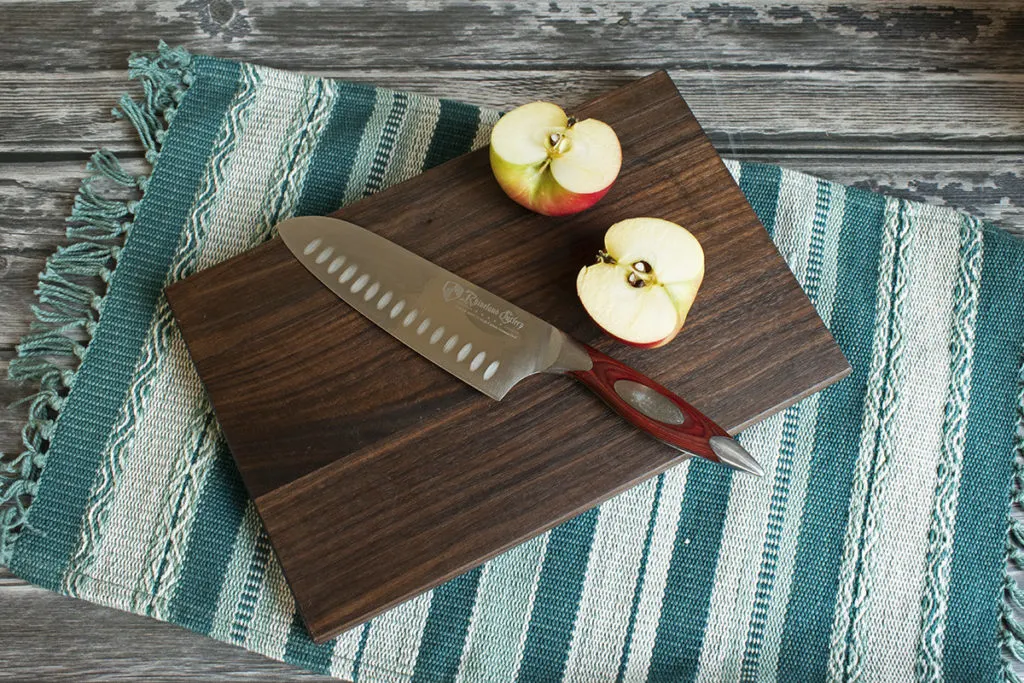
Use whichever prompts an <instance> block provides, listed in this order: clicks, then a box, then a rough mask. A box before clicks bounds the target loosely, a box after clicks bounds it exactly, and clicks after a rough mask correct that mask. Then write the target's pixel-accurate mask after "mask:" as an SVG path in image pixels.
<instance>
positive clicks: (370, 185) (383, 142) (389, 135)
mask: <svg viewBox="0 0 1024 683" xmlns="http://www.w3.org/2000/svg"><path fill="white" fill-rule="evenodd" d="M408 108H409V96H408V95H406V94H405V93H402V92H398V93H395V94H394V97H393V98H392V100H391V110H390V111H389V112H388V117H387V119H386V120H385V121H384V130H383V131H382V132H381V135H380V140H379V142H378V145H377V153H376V154H375V155H374V157H373V163H372V164H370V171H369V173H368V174H367V176H366V188H365V189H364V190H363V194H364V195H366V196H367V197H368V196H370V195H371V194H374V193H375V192H377V191H378V190H380V189H382V188H383V186H384V173H385V172H386V171H387V168H388V165H389V164H390V163H391V154H392V152H393V151H394V149H395V142H396V140H397V139H398V131H399V130H400V129H401V127H402V123H403V122H404V121H405V113H406V111H407V110H408Z"/></svg>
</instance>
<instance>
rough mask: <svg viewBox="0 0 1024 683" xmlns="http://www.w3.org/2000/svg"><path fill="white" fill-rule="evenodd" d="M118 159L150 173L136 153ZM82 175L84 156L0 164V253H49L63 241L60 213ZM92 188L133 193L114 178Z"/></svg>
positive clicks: (122, 195)
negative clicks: (114, 181) (114, 180)
mask: <svg viewBox="0 0 1024 683" xmlns="http://www.w3.org/2000/svg"><path fill="white" fill-rule="evenodd" d="M136 149H141V147H138V148H136ZM135 154H137V152H135ZM121 164H122V167H123V168H124V169H125V170H126V171H127V172H129V173H131V174H133V175H145V174H148V173H149V172H150V166H149V164H148V163H147V162H146V161H144V160H143V159H141V158H139V157H136V156H128V155H125V156H124V158H122V159H121ZM86 174H87V171H86V168H85V161H84V159H83V160H81V161H77V160H72V161H50V162H41V161H40V162H23V163H15V164H10V163H8V164H0V254H4V253H9V252H11V251H26V250H27V251H33V252H36V251H43V252H45V253H46V254H49V253H50V252H52V251H53V250H54V248H55V247H56V246H57V245H58V244H63V243H64V241H65V238H64V231H65V223H64V218H65V217H66V216H67V215H68V214H70V212H71V207H72V205H73V203H74V199H75V193H76V192H78V186H79V184H80V183H81V181H82V178H84V177H85V176H86ZM95 187H96V189H98V190H100V191H101V192H102V194H103V196H104V197H109V198H111V199H130V198H132V197H135V196H137V194H138V193H137V192H136V191H135V190H129V189H127V188H123V187H120V186H118V185H116V184H114V183H106V182H104V183H102V184H99V185H96V186H95Z"/></svg>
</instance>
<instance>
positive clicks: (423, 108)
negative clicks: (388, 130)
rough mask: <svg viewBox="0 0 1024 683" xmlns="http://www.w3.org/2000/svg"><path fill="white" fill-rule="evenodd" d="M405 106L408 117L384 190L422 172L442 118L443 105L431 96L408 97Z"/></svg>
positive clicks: (397, 137) (398, 135)
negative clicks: (438, 122) (438, 123)
mask: <svg viewBox="0 0 1024 683" xmlns="http://www.w3.org/2000/svg"><path fill="white" fill-rule="evenodd" d="M406 106H407V108H406V110H405V117H404V118H403V119H402V124H401V126H400V128H399V129H398V134H397V135H396V136H395V148H394V152H393V153H392V154H391V162H390V163H389V164H388V165H387V168H386V169H385V171H384V184H383V186H382V189H383V188H385V187H390V186H391V185H394V184H396V183H400V182H402V181H403V180H408V179H409V178H411V177H413V176H414V175H416V174H417V173H419V172H420V171H422V170H423V162H424V160H425V159H426V158H427V152H428V151H429V150H430V142H431V140H432V139H433V133H434V129H435V128H436V127H437V120H438V118H439V117H440V116H441V103H440V102H439V101H438V100H436V99H434V98H432V97H422V96H420V95H409V97H408V99H407V102H406Z"/></svg>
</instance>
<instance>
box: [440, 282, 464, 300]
mask: <svg viewBox="0 0 1024 683" xmlns="http://www.w3.org/2000/svg"><path fill="white" fill-rule="evenodd" d="M464 291H465V287H463V286H462V285H460V284H459V283H458V282H452V281H451V280H449V281H448V282H446V283H444V300H445V301H454V300H455V299H458V298H460V297H461V296H462V295H463V293H464Z"/></svg>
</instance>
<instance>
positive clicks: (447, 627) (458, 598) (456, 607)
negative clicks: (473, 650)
mask: <svg viewBox="0 0 1024 683" xmlns="http://www.w3.org/2000/svg"><path fill="white" fill-rule="evenodd" d="M482 573H483V569H482V568H480V567H477V568H476V569H473V570H472V571H469V572H467V573H465V574H463V575H462V576H460V577H458V578H455V579H452V580H451V581H449V582H448V583H445V584H443V585H441V586H439V587H438V588H436V589H434V595H433V597H432V598H431V600H430V613H429V614H428V615H427V623H426V624H425V625H424V627H423V637H422V638H421V639H420V651H419V654H418V655H417V658H416V667H415V669H414V670H413V674H412V680H413V683H416V682H422V683H426V682H427V681H454V680H455V675H456V674H457V673H458V671H459V662H460V661H461V660H462V650H463V648H465V646H466V634H467V633H468V632H469V620H470V617H472V616H473V605H474V604H475V603H476V592H477V588H479V586H480V575H481V574H482Z"/></svg>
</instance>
